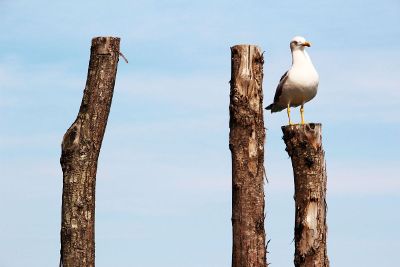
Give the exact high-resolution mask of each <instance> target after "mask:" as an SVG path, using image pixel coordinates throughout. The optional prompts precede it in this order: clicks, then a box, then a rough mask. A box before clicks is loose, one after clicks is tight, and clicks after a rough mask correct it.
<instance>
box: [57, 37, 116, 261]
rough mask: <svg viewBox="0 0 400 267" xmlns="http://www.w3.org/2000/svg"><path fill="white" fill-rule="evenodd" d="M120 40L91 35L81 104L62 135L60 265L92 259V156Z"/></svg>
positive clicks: (94, 156) (94, 169)
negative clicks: (73, 119)
mask: <svg viewBox="0 0 400 267" xmlns="http://www.w3.org/2000/svg"><path fill="white" fill-rule="evenodd" d="M119 44H120V39H119V38H114V37H97V38H93V40H92V47H91V53H90V62H89V70H88V76H87V81H86V87H85V90H84V93H83V99H82V103H81V107H80V109H79V113H78V116H77V118H76V120H75V122H74V123H73V124H72V125H71V127H69V129H68V130H67V132H66V133H65V135H64V138H63V141H62V154H61V159H60V163H61V167H62V171H63V195H62V219H61V220H62V221H61V259H60V265H62V266H65V267H86V266H88V267H89V266H91V267H93V266H94V265H95V242H94V234H95V233H94V215H95V187H96V172H97V160H98V157H99V153H100V148H101V144H102V141H103V136H104V132H105V129H106V125H107V119H108V114H109V112H110V107H111V101H112V97H113V92H114V84H115V76H116V73H117V65H118V58H119Z"/></svg>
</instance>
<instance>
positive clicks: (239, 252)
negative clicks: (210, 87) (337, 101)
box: [229, 45, 267, 267]
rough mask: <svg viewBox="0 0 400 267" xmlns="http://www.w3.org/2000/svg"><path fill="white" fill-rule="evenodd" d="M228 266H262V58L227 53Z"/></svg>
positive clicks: (235, 50)
mask: <svg viewBox="0 0 400 267" xmlns="http://www.w3.org/2000/svg"><path fill="white" fill-rule="evenodd" d="M231 53H232V61H231V63H232V65H231V67H232V69H231V71H232V72H231V81H230V84H231V93H230V105H229V113H230V121H229V127H230V133H229V148H230V150H231V153H232V228H233V249H232V267H250V266H252V267H266V266H267V262H266V247H265V230H264V216H265V215H264V206H265V202H264V138H265V129H264V119H263V91H262V81H263V63H264V60H263V54H262V52H261V49H260V48H259V47H257V46H253V45H236V46H234V47H232V48H231Z"/></svg>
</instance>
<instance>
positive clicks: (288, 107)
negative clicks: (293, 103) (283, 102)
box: [286, 103, 293, 125]
mask: <svg viewBox="0 0 400 267" xmlns="http://www.w3.org/2000/svg"><path fill="white" fill-rule="evenodd" d="M286 111H287V116H288V118H289V125H293V124H292V121H291V120H290V103H288V104H287V109H286Z"/></svg>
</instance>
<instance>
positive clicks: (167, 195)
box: [0, 0, 400, 267]
mask: <svg viewBox="0 0 400 267" xmlns="http://www.w3.org/2000/svg"><path fill="white" fill-rule="evenodd" d="M398 25H400V2H399V1H398V0H383V1H372V0H366V1H365V0H364V1H362V0H352V1H344V0H339V1H329V2H328V1H316V0H312V1H311V0H310V1H284V2H282V1H267V0H263V1H260V0H257V1H256V0H253V1H247V2H243V1H235V0H230V1H228V0H224V1H209V0H205V1H183V0H181V1H178V0H169V1H160V0H159V1H155V0H153V1H113V2H112V3H111V2H109V1H85V2H83V1H76V0H71V1H64V2H61V1H27V0H25V1H20V0H13V1H7V0H0V31H1V33H2V34H1V35H0V125H1V131H0V152H1V153H0V171H1V172H0V174H1V178H0V211H1V213H2V215H1V220H0V267H14V266H16V267H20V266H40V267H47V266H56V264H58V258H59V248H60V245H59V229H60V208H61V191H62V172H61V168H60V165H59V157H60V152H61V151H60V144H61V139H62V136H63V134H64V132H65V131H66V129H67V128H68V127H69V126H70V124H71V123H72V122H73V120H74V119H75V116H76V114H77V112H78V109H79V105H80V101H81V97H82V92H83V88H84V85H85V80H86V74H87V73H86V71H87V65H88V59H89V48H90V40H91V38H92V37H94V36H99V35H103V36H104V35H113V36H119V37H121V39H122V40H121V51H122V52H123V53H124V55H125V56H126V57H127V58H128V59H129V61H130V62H129V64H125V63H124V62H123V61H122V60H121V61H120V64H119V70H118V75H117V82H116V86H115V94H114V99H113V104H112V108H111V114H110V117H109V122H108V126H107V130H106V135H105V138H104V142H103V147H102V151H101V154H100V160H99V168H98V176H97V195H96V198H97V202H96V204H97V207H96V249H97V250H96V265H97V266H99V267H101V266H117V267H119V266H138V267H155V266H160V265H162V266H164V267H224V266H230V262H231V246H232V242H231V222H230V216H231V190H230V186H231V182H230V179H231V172H230V168H231V167H230V152H229V149H228V133H229V128H228V103H229V84H228V81H229V79H230V49H229V47H230V46H232V45H235V44H241V43H250V44H257V45H259V46H261V47H262V49H263V50H264V51H265V65H264V101H265V102H264V105H267V104H269V103H270V101H272V99H273V95H274V91H275V87H276V85H277V82H278V80H279V78H280V76H281V75H282V74H283V73H284V72H285V71H286V69H287V68H288V67H289V66H290V60H291V58H290V51H289V46H288V44H289V41H290V39H291V38H292V37H293V36H295V35H303V36H305V37H306V38H307V39H309V40H310V41H311V42H312V43H313V46H312V47H311V48H310V49H308V50H309V54H310V55H311V58H312V59H313V62H314V64H315V66H316V68H317V70H318V71H319V73H320V79H321V82H320V89H319V93H318V95H317V97H316V98H315V99H314V100H313V101H312V102H310V103H309V104H307V105H306V107H305V116H306V120H308V121H313V122H321V123H322V124H323V138H324V140H323V143H324V147H325V150H326V159H327V166H328V206H329V209H328V226H329V233H328V254H329V257H330V261H331V265H332V266H344V267H347V266H363V267H368V266H371V267H372V266H389V267H391V266H396V265H397V264H398V259H397V254H398V251H399V250H400V245H399V242H398V240H399V239H400V231H399V230H398V226H399V225H400V214H399V212H398V209H399V204H400V193H399V191H400V179H399V177H398V176H399V175H398V174H397V175H396V172H397V173H398V170H397V169H398V165H399V163H400V159H399V155H398V151H397V150H398V148H399V147H400V141H399V136H400V126H399V123H400V112H399V110H398V107H399V104H400V75H399V69H400V63H399V62H400V52H399V51H400V50H399V48H400V47H399V43H400V28H399V27H398ZM293 114H294V118H295V120H296V121H298V120H299V114H298V109H294V111H293ZM286 122H287V119H286V114H285V113H284V112H282V113H277V114H273V115H271V114H270V113H267V112H266V113H265V124H266V127H267V128H268V130H267V144H266V146H267V147H266V159H265V160H266V170H267V174H268V179H269V184H267V185H266V211H267V220H266V230H267V238H268V239H271V243H270V247H269V251H270V254H268V259H269V261H270V262H271V263H272V265H271V266H278V267H289V266H293V264H292V259H293V246H294V245H293V243H292V239H293V222H294V202H293V182H292V179H293V178H292V169H291V163H290V159H289V158H288V156H287V154H286V152H285V151H284V144H283V141H282V140H281V135H282V134H281V130H280V126H281V125H283V124H286Z"/></svg>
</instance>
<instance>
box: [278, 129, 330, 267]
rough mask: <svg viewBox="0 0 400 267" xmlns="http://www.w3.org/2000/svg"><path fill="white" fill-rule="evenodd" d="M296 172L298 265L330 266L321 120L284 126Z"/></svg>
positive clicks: (296, 252) (304, 266)
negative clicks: (317, 122)
mask: <svg viewBox="0 0 400 267" xmlns="http://www.w3.org/2000/svg"><path fill="white" fill-rule="evenodd" d="M282 131H283V140H284V141H285V143H286V151H287V152H288V154H289V156H290V158H291V159H292V166H293V173H294V185H295V190H294V191H295V192H294V199H295V205H296V215H295V217H296V219H295V228H294V236H295V256H294V264H295V266H296V267H328V266H329V260H328V255H327V249H326V235H327V225H326V180H327V178H326V165H325V159H324V150H323V149H322V136H321V124H314V123H310V124H304V125H290V126H283V127H282Z"/></svg>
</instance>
